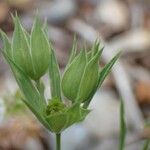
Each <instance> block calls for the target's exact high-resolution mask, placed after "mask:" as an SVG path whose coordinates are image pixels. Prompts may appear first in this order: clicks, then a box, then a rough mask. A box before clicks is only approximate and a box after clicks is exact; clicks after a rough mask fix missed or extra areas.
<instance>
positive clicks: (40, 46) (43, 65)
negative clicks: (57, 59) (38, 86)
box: [30, 18, 51, 80]
mask: <svg viewBox="0 0 150 150" xmlns="http://www.w3.org/2000/svg"><path fill="white" fill-rule="evenodd" d="M30 53H31V58H32V64H33V67H34V71H35V76H34V79H35V80H37V79H39V78H40V77H41V76H42V75H43V74H44V73H45V72H46V71H47V68H48V66H49V62H50V53H51V47H50V45H49V41H48V39H47V36H46V35H45V33H44V31H43V29H42V26H41V23H40V20H39V19H38V18H36V19H35V22H34V25H33V28H32V32H31V52H30Z"/></svg>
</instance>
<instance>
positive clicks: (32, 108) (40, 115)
mask: <svg viewBox="0 0 150 150" xmlns="http://www.w3.org/2000/svg"><path fill="white" fill-rule="evenodd" d="M22 101H23V102H24V103H25V104H26V105H27V106H28V108H29V109H30V110H31V111H32V113H33V114H34V115H35V116H36V117H37V119H38V120H39V121H40V122H41V123H42V124H43V125H44V126H45V127H46V128H47V129H49V130H50V131H51V127H50V125H49V124H48V122H47V121H46V119H45V117H44V115H43V114H41V113H39V112H38V111H37V110H35V108H34V107H33V106H32V104H30V103H29V102H27V101H26V100H25V99H23V98H22Z"/></svg>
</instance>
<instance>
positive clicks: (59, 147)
mask: <svg viewBox="0 0 150 150" xmlns="http://www.w3.org/2000/svg"><path fill="white" fill-rule="evenodd" d="M56 150H61V134H60V133H58V134H56Z"/></svg>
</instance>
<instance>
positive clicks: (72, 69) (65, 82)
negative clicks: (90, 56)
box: [61, 50, 86, 101]
mask: <svg viewBox="0 0 150 150" xmlns="http://www.w3.org/2000/svg"><path fill="white" fill-rule="evenodd" d="M85 66H86V56H85V51H84V50H83V51H81V52H80V53H79V54H78V56H76V57H75V58H74V60H73V61H72V63H71V64H70V65H69V67H68V68H67V70H65V72H64V75H63V78H62V83H61V85H62V91H63V93H64V96H65V97H67V98H68V99H69V100H72V101H75V99H76V98H77V94H78V90H79V84H80V82H81V78H82V75H83V72H84V70H85Z"/></svg>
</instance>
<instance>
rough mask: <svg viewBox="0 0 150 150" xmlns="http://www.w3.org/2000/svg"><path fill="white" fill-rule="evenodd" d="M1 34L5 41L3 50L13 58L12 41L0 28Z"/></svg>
mask: <svg viewBox="0 0 150 150" xmlns="http://www.w3.org/2000/svg"><path fill="white" fill-rule="evenodd" d="M0 34H1V36H2V40H3V43H4V46H3V47H4V48H3V50H4V51H5V53H6V54H7V55H8V56H9V57H10V58H12V48H11V43H10V41H9V39H8V37H7V35H6V34H5V33H4V32H3V31H2V30H0Z"/></svg>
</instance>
